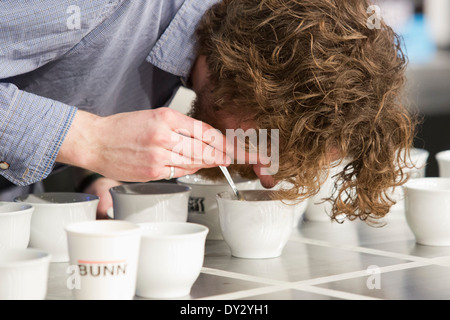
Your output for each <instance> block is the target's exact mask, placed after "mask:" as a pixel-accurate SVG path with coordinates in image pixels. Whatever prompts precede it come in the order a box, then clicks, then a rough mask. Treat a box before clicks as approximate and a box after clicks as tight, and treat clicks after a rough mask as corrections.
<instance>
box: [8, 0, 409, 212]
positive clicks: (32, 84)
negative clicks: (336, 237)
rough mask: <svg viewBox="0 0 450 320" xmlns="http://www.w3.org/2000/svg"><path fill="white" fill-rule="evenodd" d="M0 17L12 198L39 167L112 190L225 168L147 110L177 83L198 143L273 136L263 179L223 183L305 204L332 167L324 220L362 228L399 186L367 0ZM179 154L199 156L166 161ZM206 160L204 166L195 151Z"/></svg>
mask: <svg viewBox="0 0 450 320" xmlns="http://www.w3.org/2000/svg"><path fill="white" fill-rule="evenodd" d="M2 6H6V10H5V9H3V10H2V11H1V12H2V17H1V21H2V22H1V24H2V25H1V30H2V34H3V36H2V39H4V40H3V41H2V42H3V43H2V45H1V46H0V47H1V49H0V50H1V52H2V54H1V60H0V66H2V68H1V69H0V70H1V71H0V78H2V79H5V80H4V82H3V83H2V87H0V95H1V96H0V97H1V101H2V103H3V105H2V107H1V110H2V112H3V115H2V118H3V119H18V117H21V116H22V117H24V119H23V120H22V121H17V120H16V121H15V122H14V121H10V120H4V123H3V124H2V125H0V128H1V130H2V132H3V134H2V136H3V141H2V153H3V154H2V155H1V156H2V157H3V159H0V160H2V161H3V162H5V166H8V168H7V169H5V170H4V171H3V172H2V174H3V176H5V177H7V178H8V179H9V180H11V181H12V182H14V183H16V184H19V185H20V184H29V183H32V182H35V181H39V180H42V179H43V178H44V177H45V176H46V175H47V174H48V173H49V172H50V171H51V168H52V166H53V164H54V163H55V161H57V162H61V163H65V164H70V165H73V166H77V167H81V168H86V169H89V170H91V171H94V172H98V173H100V174H102V175H103V176H105V177H107V178H109V179H112V181H114V180H121V181H149V180H158V179H164V178H173V177H178V176H182V175H185V174H190V173H193V172H197V171H198V170H199V169H205V168H214V167H216V166H217V165H229V164H230V163H231V162H233V159H229V158H228V156H227V150H226V148H225V143H224V142H223V136H221V135H219V134H217V136H215V137H209V138H206V137H204V136H202V135H198V133H196V130H194V127H195V124H196V122H195V120H194V119H193V118H190V117H187V116H184V115H181V114H179V113H177V112H174V111H171V110H168V109H167V108H158V109H154V110H150V109H151V108H155V107H162V106H164V105H165V104H166V103H167V102H168V101H169V100H170V97H171V96H172V94H173V92H174V90H175V88H176V87H177V86H179V85H180V84H181V82H185V83H187V85H188V86H190V87H191V88H192V89H193V90H194V91H195V92H196V93H197V100H196V102H195V104H194V108H193V110H192V112H191V116H192V117H195V118H196V119H199V120H202V121H203V122H202V129H204V130H205V131H211V129H213V128H216V129H220V130H221V131H222V132H223V133H224V132H225V130H226V129H237V128H243V129H248V128H255V129H277V130H279V155H280V163H279V170H278V171H277V172H276V173H275V174H273V175H263V174H262V169H263V167H264V165H263V164H262V163H256V164H253V165H251V166H248V165H240V166H237V170H238V171H239V172H240V173H241V174H242V175H244V176H249V175H256V176H258V177H259V178H260V179H261V182H262V184H263V185H264V186H266V187H271V186H273V185H274V184H275V183H276V182H277V181H280V180H288V181H289V182H291V183H292V184H293V185H294V188H292V189H291V190H285V191H284V192H280V193H279V196H280V197H282V198H285V199H294V198H302V197H307V196H310V195H312V194H314V193H315V192H317V190H318V188H319V187H320V184H321V183H322V182H323V172H324V170H325V171H326V170H327V168H330V166H331V165H332V164H334V163H336V161H337V160H340V159H341V160H345V161H346V167H345V170H343V171H342V172H341V173H340V175H339V177H340V180H339V183H338V185H337V188H338V191H339V193H338V194H337V197H336V199H332V200H333V201H334V206H333V212H332V217H333V218H335V217H336V216H337V215H339V214H342V213H344V214H346V215H347V217H348V218H349V219H351V220H353V219H356V218H360V219H364V220H367V219H369V220H370V219H375V218H379V217H383V216H384V215H385V214H386V213H387V212H388V211H389V208H390V206H391V205H392V204H393V201H391V200H390V198H389V190H390V188H392V187H394V186H397V185H400V184H402V183H403V182H404V177H402V161H401V159H402V158H404V154H403V150H405V151H406V152H407V150H408V149H409V148H410V146H411V143H412V138H413V131H414V122H413V118H412V117H411V116H410V115H409V112H408V110H407V109H406V108H404V107H403V106H402V104H401V100H400V92H401V89H402V85H403V81H404V68H405V58H404V56H403V54H402V51H401V47H400V45H399V43H398V41H397V38H396V35H395V34H394V33H393V31H392V30H391V29H390V28H389V27H388V26H386V25H385V24H384V23H381V24H380V28H369V27H368V24H367V21H368V18H369V17H368V14H367V13H366V12H367V8H368V6H369V3H368V2H367V1H364V0H352V1H339V0H263V1H253V0H249V1H241V0H224V1H195V0H185V1H183V0H178V1H177V0H171V1H167V0H165V1H162V0H160V1H117V0H116V1H100V0H98V1H90V2H88V3H86V2H84V1H78V3H77V1H70V2H66V1H58V4H57V5H55V3H54V1H41V2H40V3H39V5H32V4H26V5H24V6H25V7H24V8H20V7H19V8H17V5H16V4H14V5H13V4H12V1H11V4H10V2H6V3H5V4H2ZM26 6H31V7H26ZM211 6H212V8H211V9H210V7H211ZM13 7H14V8H13ZM67 8H69V9H70V8H72V9H76V10H74V11H70V10H66V9H67ZM8 9H9V10H8ZM13 9H14V10H13ZM31 12H33V14H31ZM66 12H69V13H70V12H75V13H74V14H75V15H76V13H77V12H79V13H80V14H79V16H80V17H81V23H80V24H79V26H80V28H69V29H68V28H67V25H68V24H67V23H66V22H67V21H66V20H65V18H66V17H67V15H65V13H66ZM49 16H50V17H51V18H49ZM200 21H201V22H200ZM199 22H200V23H199ZM69 25H70V24H69ZM70 26H78V25H77V24H76V23H73V24H71V25H70ZM25 30H26V31H25ZM195 30H197V32H196V36H197V37H198V38H196V36H195V35H194V34H195ZM44 97H45V98H44ZM125 111H131V112H125ZM37 117H38V118H39V121H36V118H37ZM37 122H38V123H37ZM174 134H175V135H177V134H179V137H178V139H176V141H174V139H172V138H173V136H174ZM5 137H7V138H9V140H7V141H6V142H7V143H6V144H3V143H4V142H5ZM17 137H22V138H21V140H20V141H18V138H17ZM193 140H196V141H201V143H200V149H199V150H191V152H188V153H187V154H183V152H181V153H180V152H174V150H175V147H176V146H177V145H179V143H180V142H181V143H184V144H185V145H191V144H193ZM197 145H198V144H197ZM211 147H212V148H214V149H215V151H216V152H204V151H205V150H207V149H208V148H211ZM31 150H32V151H31ZM205 154H208V155H209V158H208V159H205V157H204V155H205ZM192 159H195V160H197V161H186V160H192ZM233 167H234V166H230V169H232V168H233ZM205 174H206V173H205Z"/></svg>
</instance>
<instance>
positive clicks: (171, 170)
mask: <svg viewBox="0 0 450 320" xmlns="http://www.w3.org/2000/svg"><path fill="white" fill-rule="evenodd" d="M169 168H170V175H169V177H168V178H166V180H170V179H172V178H173V177H174V176H175V168H174V167H172V166H170V167H169Z"/></svg>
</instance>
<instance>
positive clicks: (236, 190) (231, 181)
mask: <svg viewBox="0 0 450 320" xmlns="http://www.w3.org/2000/svg"><path fill="white" fill-rule="evenodd" d="M219 168H220V170H222V172H223V175H224V176H225V178H226V179H227V181H228V183H229V184H230V187H231V189H233V192H234V194H235V195H236V197H237V198H238V199H239V200H245V199H244V197H243V196H242V195H241V194H240V193H239V190H238V189H237V187H236V185H235V184H234V182H233V179H232V178H231V176H230V173H229V172H228V169H227V167H224V166H219Z"/></svg>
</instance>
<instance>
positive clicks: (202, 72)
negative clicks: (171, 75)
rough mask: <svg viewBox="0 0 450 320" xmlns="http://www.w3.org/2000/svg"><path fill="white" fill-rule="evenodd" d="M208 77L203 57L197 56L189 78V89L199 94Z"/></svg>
mask: <svg viewBox="0 0 450 320" xmlns="http://www.w3.org/2000/svg"><path fill="white" fill-rule="evenodd" d="M208 76H209V70H208V65H207V63H206V57H205V56H202V55H200V56H198V57H197V58H196V59H195V62H194V65H193V67H192V70H191V74H190V76H189V81H188V83H189V85H190V89H192V90H194V92H196V93H197V92H199V91H200V90H201V89H202V88H203V87H204V86H205V85H206V83H207V81H208Z"/></svg>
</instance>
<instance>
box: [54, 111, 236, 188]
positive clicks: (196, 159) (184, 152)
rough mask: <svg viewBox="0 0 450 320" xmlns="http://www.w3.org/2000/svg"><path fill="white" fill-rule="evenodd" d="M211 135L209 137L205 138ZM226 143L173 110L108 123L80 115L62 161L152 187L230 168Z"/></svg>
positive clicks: (130, 114) (142, 113)
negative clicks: (154, 183)
mask: <svg viewBox="0 0 450 320" xmlns="http://www.w3.org/2000/svg"><path fill="white" fill-rule="evenodd" d="M205 133H207V134H205ZM226 143H227V142H226V139H225V137H224V136H223V135H222V134H221V133H220V132H218V131H217V130H215V129H214V128H212V127H211V126H209V125H208V124H206V123H204V122H200V121H198V120H194V119H193V118H190V117H188V116H186V115H183V114H182V113H180V112H177V111H175V110H172V109H168V108H159V109H155V110H142V111H135V112H128V113H120V114H116V115H112V116H108V117H99V116H96V115H94V114H91V113H88V112H85V111H81V110H78V111H77V114H76V116H75V119H74V121H73V123H72V126H71V128H70V130H69V131H68V133H67V136H66V138H65V140H64V141H63V144H62V146H61V148H60V151H59V153H58V156H57V159H56V160H57V161H58V162H62V163H66V164H70V165H74V166H77V167H81V168H85V169H88V170H91V171H93V172H97V173H99V174H101V175H103V176H105V177H108V178H110V179H112V180H118V181H124V182H125V181H126V182H147V181H153V180H161V179H165V178H168V177H169V174H170V171H171V170H170V167H171V166H173V167H174V168H175V174H174V176H173V178H176V177H181V176H184V175H187V174H193V173H195V172H196V171H198V170H199V169H201V168H210V167H215V166H218V165H225V166H228V165H229V164H230V163H231V159H230V158H229V157H228V156H227V155H226V152H225V150H226Z"/></svg>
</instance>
